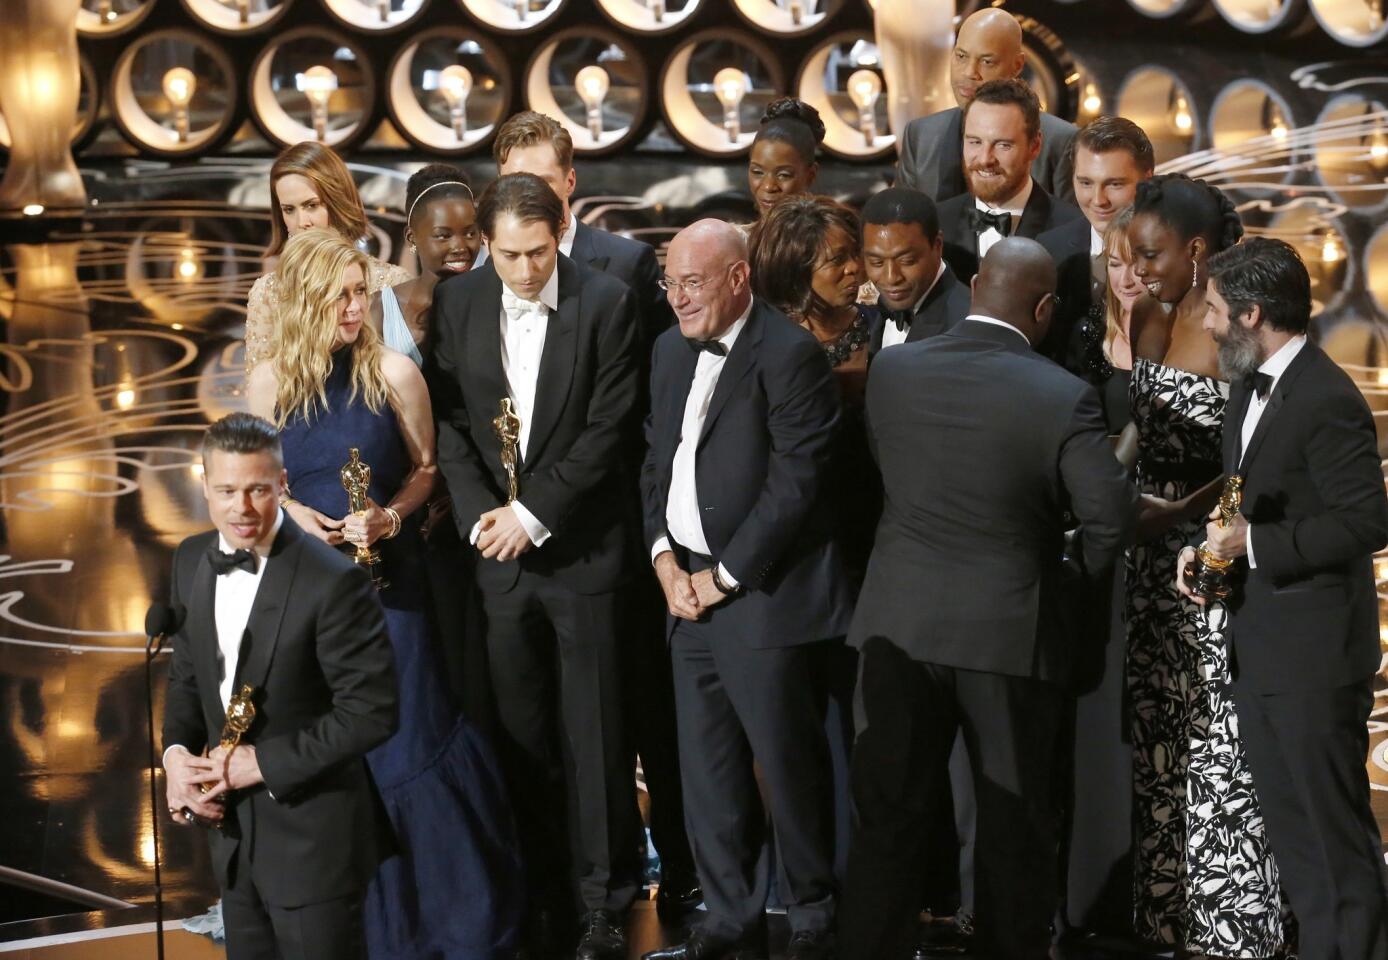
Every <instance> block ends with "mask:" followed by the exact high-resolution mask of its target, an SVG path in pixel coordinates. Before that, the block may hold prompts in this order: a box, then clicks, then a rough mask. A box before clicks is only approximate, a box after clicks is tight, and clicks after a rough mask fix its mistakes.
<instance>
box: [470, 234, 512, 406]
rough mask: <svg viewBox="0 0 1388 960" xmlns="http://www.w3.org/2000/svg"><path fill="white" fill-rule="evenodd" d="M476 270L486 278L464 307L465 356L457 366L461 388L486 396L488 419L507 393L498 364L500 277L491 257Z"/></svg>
mask: <svg viewBox="0 0 1388 960" xmlns="http://www.w3.org/2000/svg"><path fill="white" fill-rule="evenodd" d="M476 269H477V270H481V271H485V276H486V279H485V281H483V282H481V283H479V284H478V288H477V291H476V295H475V296H473V297H472V298H470V299H469V300H468V302H467V304H466V307H465V309H466V311H467V322H466V324H465V326H464V330H463V333H464V336H463V341H462V343H461V344H460V346H461V347H462V352H463V354H464V356H466V358H467V359H466V361H465V362H464V363H463V364H459V367H460V368H463V369H466V370H467V373H466V379H463V380H462V384H461V386H462V388H463V389H464V390H465V391H468V395H469V396H472V395H476V394H481V395H482V397H483V398H486V403H487V406H486V408H485V409H484V410H483V411H482V413H483V414H485V417H486V419H488V420H490V419H491V418H492V417H494V416H496V415H497V412H498V411H499V409H500V404H501V398H502V397H505V396H508V392H507V390H506V371H505V369H504V368H503V367H502V366H501V278H500V277H499V276H497V273H496V268H495V267H494V266H492V263H491V261H490V260H488V261H487V262H486V263H484V264H482V266H480V267H477V268H476ZM459 379H462V378H461V377H460V378H459Z"/></svg>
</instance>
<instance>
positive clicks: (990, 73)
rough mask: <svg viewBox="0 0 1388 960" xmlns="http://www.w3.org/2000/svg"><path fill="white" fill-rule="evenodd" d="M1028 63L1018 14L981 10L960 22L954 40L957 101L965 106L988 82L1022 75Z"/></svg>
mask: <svg viewBox="0 0 1388 960" xmlns="http://www.w3.org/2000/svg"><path fill="white" fill-rule="evenodd" d="M1025 64H1026V55H1025V54H1024V53H1023V52H1022V27H1021V25H1020V24H1019V23H1018V22H1017V18H1016V17H1014V16H1012V14H1010V13H1008V12H1007V11H1005V10H999V9H998V8H997V7H988V8H986V9H983V10H980V11H978V12H977V13H975V14H974V15H973V16H971V17H969V18H968V19H967V20H965V21H964V22H963V23H962V24H960V25H959V34H958V36H957V37H956V38H955V41H954V53H953V55H952V56H951V57H950V62H949V82H950V86H951V87H952V88H953V89H954V99H955V101H956V102H957V103H958V104H959V106H961V107H962V106H964V105H965V104H967V103H968V102H969V101H970V100H972V99H973V97H974V93H975V92H976V91H977V90H978V88H979V87H980V86H982V85H983V84H984V83H986V82H988V81H989V80H1011V79H1012V78H1013V77H1017V76H1020V75H1021V73H1022V67H1023V66H1025Z"/></svg>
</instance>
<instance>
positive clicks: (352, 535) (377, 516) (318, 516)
mask: <svg viewBox="0 0 1388 960" xmlns="http://www.w3.org/2000/svg"><path fill="white" fill-rule="evenodd" d="M284 509H285V512H286V513H288V514H289V515H290V516H291V517H293V518H294V522H295V523H297V524H298V525H299V526H300V527H302V528H304V529H305V530H307V531H308V532H309V533H311V534H313V535H314V536H315V537H317V538H318V539H319V540H322V541H323V542H324V543H326V544H328V545H329V546H332V547H335V546H337V545H338V544H341V543H350V544H352V545H353V546H367V547H369V546H371V545H372V544H373V543H375V542H376V541H377V540H379V539H381V538H382V537H384V536H385V535H386V534H388V533H390V531H391V527H392V526H393V524H392V523H391V519H390V514H388V513H386V512H385V510H384V509H382V508H381V506H380V505H379V504H378V503H376V501H374V500H372V499H370V498H369V497H368V498H367V501H366V509H365V510H363V511H362V512H361V513H349V514H348V515H347V516H345V517H343V518H342V519H341V520H334V519H333V518H332V517H330V516H328V515H327V514H324V513H319V512H318V511H317V510H315V509H313V508H312V507H310V506H308V505H306V504H302V503H299V502H298V501H297V500H295V501H291V502H290V503H288V504H286V505H285V508H284Z"/></svg>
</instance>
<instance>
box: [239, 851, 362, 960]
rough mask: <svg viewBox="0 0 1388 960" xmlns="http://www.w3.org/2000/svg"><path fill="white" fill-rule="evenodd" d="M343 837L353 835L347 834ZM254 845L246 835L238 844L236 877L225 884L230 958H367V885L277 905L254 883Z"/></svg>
mask: <svg viewBox="0 0 1388 960" xmlns="http://www.w3.org/2000/svg"><path fill="white" fill-rule="evenodd" d="M261 840H262V841H263V842H269V841H266V840H265V838H263V837H262V838H261ZM343 842H345V843H350V842H351V840H350V838H343ZM250 847H251V844H250V842H249V841H248V840H244V839H243V840H242V841H241V843H240V844H239V845H238V847H237V850H236V859H235V860H234V861H233V863H232V869H231V883H230V885H228V886H227V887H226V888H225V889H224V890H222V923H223V925H224V927H225V929H226V941H227V947H226V950H227V958H228V960H366V935H365V932H364V930H363V927H362V901H363V900H364V899H365V896H366V890H365V888H363V889H362V891H361V892H360V893H358V894H357V895H356V896H352V897H339V898H336V899H333V900H325V901H323V902H321V903H310V904H306V905H303V906H297V907H276V906H273V905H272V904H268V903H266V902H265V901H264V900H263V899H262V898H261V896H260V891H258V890H257V889H256V887H255V881H254V880H253V879H252V873H251V859H250ZM305 869H307V868H305Z"/></svg>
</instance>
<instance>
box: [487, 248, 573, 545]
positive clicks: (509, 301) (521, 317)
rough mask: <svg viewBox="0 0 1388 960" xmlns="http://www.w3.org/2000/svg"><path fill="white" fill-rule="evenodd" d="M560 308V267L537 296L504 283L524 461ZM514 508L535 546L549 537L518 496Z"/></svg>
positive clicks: (510, 380)
mask: <svg viewBox="0 0 1388 960" xmlns="http://www.w3.org/2000/svg"><path fill="white" fill-rule="evenodd" d="M558 309H559V268H558V266H557V265H556V266H555V268H554V272H553V273H551V274H550V275H549V279H548V280H546V281H545V285H544V286H543V287H541V288H540V296H539V299H537V300H525V299H523V298H521V297H518V296H516V295H515V294H514V293H513V292H511V288H510V287H508V286H506V284H505V283H502V285H501V372H502V374H503V375H504V376H505V377H506V393H507V395H508V396H510V398H511V409H512V410H514V411H515V414H516V417H517V418H518V419H519V420H520V440H519V444H520V455H521V460H522V461H524V459H525V453H526V450H527V449H528V448H529V446H530V427H531V422H532V421H533V420H534V416H535V394H536V391H537V389H538V387H539V376H540V358H541V357H543V356H544V353H545V333H546V331H548V330H549V312H550V311H551V310H558ZM511 510H512V511H513V512H514V513H515V515H516V519H517V520H518V521H520V525H521V527H522V528H524V530H525V535H526V536H527V537H529V538H530V542H531V543H533V544H534V545H535V546H537V547H538V546H541V545H543V544H544V542H545V541H546V540H548V539H549V536H550V534H549V530H548V529H547V528H546V527H545V525H544V524H543V523H541V522H540V521H539V519H538V518H537V517H536V516H535V514H533V513H531V512H530V511H529V510H527V509H526V507H525V504H523V503H521V501H519V500H517V501H516V502H515V503H513V504H511ZM481 533H482V521H481V520H479V521H477V522H476V523H474V524H473V525H472V532H471V534H469V537H468V540H469V542H470V543H471V544H472V545H473V546H476V545H477V538H478V536H480V535H481Z"/></svg>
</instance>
